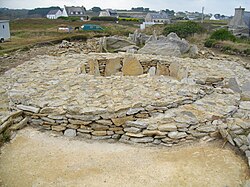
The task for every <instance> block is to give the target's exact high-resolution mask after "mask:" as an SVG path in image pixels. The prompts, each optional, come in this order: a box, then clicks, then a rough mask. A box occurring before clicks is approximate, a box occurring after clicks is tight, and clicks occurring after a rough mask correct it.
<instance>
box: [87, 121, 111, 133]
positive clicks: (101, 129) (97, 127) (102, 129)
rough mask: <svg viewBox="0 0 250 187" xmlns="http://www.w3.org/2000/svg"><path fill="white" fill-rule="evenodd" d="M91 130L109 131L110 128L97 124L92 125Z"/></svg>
mask: <svg viewBox="0 0 250 187" xmlns="http://www.w3.org/2000/svg"><path fill="white" fill-rule="evenodd" d="M91 128H92V129H93V130H96V131H106V130H108V129H109V127H108V126H105V125H100V124H97V123H94V124H91Z"/></svg>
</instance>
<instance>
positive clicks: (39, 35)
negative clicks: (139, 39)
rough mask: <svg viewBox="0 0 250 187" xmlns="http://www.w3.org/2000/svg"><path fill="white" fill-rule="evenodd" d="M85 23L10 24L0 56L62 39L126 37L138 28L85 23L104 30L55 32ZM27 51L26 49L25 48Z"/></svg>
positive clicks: (34, 21) (27, 21) (38, 21)
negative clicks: (8, 36)
mask: <svg viewBox="0 0 250 187" xmlns="http://www.w3.org/2000/svg"><path fill="white" fill-rule="evenodd" d="M85 23H86V22H82V21H73V22H72V21H70V20H63V19H58V20H49V19H42V18H39V19H20V20H14V21H11V22H10V30H11V40H10V41H6V42H4V43H2V44H0V55H4V54H6V53H9V52H12V51H15V50H18V49H21V50H22V49H25V48H26V47H28V48H30V47H32V46H34V45H36V44H39V43H43V42H51V43H53V42H60V41H61V40H63V39H77V38H79V39H80V38H92V37H100V36H109V35H122V36H128V33H132V32H134V30H135V29H136V28H138V27H139V25H138V24H137V25H136V24H129V23H127V24H126V23H125V24H116V23H109V22H101V21H98V22H95V21H90V22H87V23H91V24H97V25H100V26H102V27H103V28H105V30H104V31H102V32H98V31H73V32H72V33H64V32H57V28H58V26H59V25H67V26H71V27H72V28H74V27H80V26H82V25H83V24H85ZM26 49H27V48H26Z"/></svg>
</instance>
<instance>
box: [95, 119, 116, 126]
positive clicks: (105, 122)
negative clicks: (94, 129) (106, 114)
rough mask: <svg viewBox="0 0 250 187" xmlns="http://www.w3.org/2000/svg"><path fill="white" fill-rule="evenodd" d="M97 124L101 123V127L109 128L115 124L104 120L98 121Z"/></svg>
mask: <svg viewBox="0 0 250 187" xmlns="http://www.w3.org/2000/svg"><path fill="white" fill-rule="evenodd" d="M96 123H99V124H101V125H106V126H108V125H109V126H110V125H112V124H113V123H112V121H111V120H104V119H102V120H97V121H96Z"/></svg>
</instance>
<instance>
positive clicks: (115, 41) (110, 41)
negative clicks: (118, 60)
mask: <svg viewBox="0 0 250 187" xmlns="http://www.w3.org/2000/svg"><path fill="white" fill-rule="evenodd" d="M106 46H107V50H108V51H110V52H113V51H116V50H118V49H122V48H124V47H127V46H135V43H134V42H132V41H129V40H126V39H123V38H119V37H115V36H113V37H108V38H106Z"/></svg>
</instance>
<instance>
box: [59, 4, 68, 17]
mask: <svg viewBox="0 0 250 187" xmlns="http://www.w3.org/2000/svg"><path fill="white" fill-rule="evenodd" d="M61 16H63V17H69V15H68V13H67V11H66V8H65V6H64V9H63V12H62V15H61Z"/></svg>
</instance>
